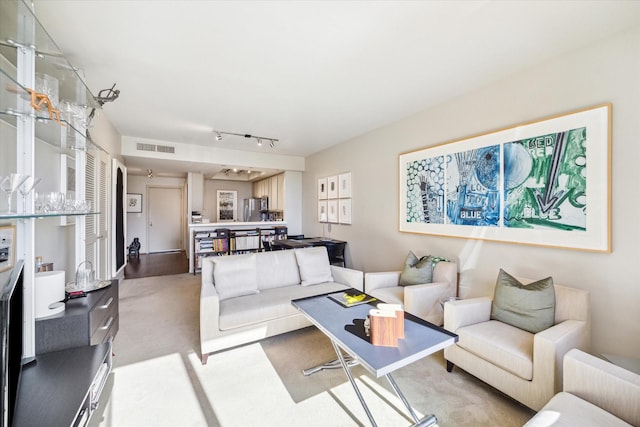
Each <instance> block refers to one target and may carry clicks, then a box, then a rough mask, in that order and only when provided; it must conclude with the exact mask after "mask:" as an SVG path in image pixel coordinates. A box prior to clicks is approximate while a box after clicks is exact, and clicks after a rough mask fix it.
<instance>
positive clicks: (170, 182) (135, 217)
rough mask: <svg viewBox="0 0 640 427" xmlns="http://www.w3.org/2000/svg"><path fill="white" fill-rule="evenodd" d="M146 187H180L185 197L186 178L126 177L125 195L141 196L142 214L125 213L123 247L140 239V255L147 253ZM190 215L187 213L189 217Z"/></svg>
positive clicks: (184, 235) (147, 210)
mask: <svg viewBox="0 0 640 427" xmlns="http://www.w3.org/2000/svg"><path fill="white" fill-rule="evenodd" d="M147 187H180V188H183V189H185V193H184V195H185V197H186V194H187V193H186V178H167V177H155V176H154V177H153V178H147V177H146V176H138V175H127V190H126V192H127V193H137V194H142V212H141V213H130V212H129V213H125V215H126V221H127V235H126V237H125V242H124V243H125V247H126V246H129V245H130V244H131V242H133V238H134V237H138V238H139V239H140V253H147V252H148V246H147V245H148V242H149V239H148V236H147V215H148V213H149V207H148V205H147V202H148V197H147V194H148V193H147ZM184 210H185V211H184V212H183V215H185V216H184V218H185V221H184V224H185V225H186V224H187V223H188V217H187V213H186V203H185V209H184ZM190 214H191V213H189V215H190ZM186 233H187V232H186V227H185V230H184V233H183V238H182V241H183V245H184V249H186V248H187V245H188V239H187V234H186Z"/></svg>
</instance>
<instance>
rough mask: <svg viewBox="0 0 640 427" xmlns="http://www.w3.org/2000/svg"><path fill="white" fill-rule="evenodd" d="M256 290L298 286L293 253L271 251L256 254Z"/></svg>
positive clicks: (296, 265)
mask: <svg viewBox="0 0 640 427" xmlns="http://www.w3.org/2000/svg"><path fill="white" fill-rule="evenodd" d="M256 269H257V275H258V290H264V289H273V288H280V287H282V286H291V285H299V284H300V273H299V271H298V263H297V261H296V254H295V253H294V252H293V251H271V252H261V253H258V254H256Z"/></svg>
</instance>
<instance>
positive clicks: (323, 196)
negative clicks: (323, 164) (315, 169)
mask: <svg viewBox="0 0 640 427" xmlns="http://www.w3.org/2000/svg"><path fill="white" fill-rule="evenodd" d="M318 200H327V178H320V179H319V180H318Z"/></svg>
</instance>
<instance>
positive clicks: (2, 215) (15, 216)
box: [0, 212, 100, 221]
mask: <svg viewBox="0 0 640 427" xmlns="http://www.w3.org/2000/svg"><path fill="white" fill-rule="evenodd" d="M99 214H100V212H76V213H64V212H58V213H34V214H19V213H15V212H12V213H0V221H1V220H5V219H28V218H36V219H39V218H59V217H62V216H86V215H99Z"/></svg>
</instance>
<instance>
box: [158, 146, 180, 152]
mask: <svg viewBox="0 0 640 427" xmlns="http://www.w3.org/2000/svg"><path fill="white" fill-rule="evenodd" d="M156 149H157V150H158V153H171V154H175V152H176V147H172V146H170V145H158V146H156Z"/></svg>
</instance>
